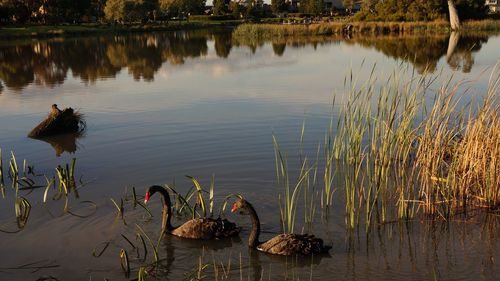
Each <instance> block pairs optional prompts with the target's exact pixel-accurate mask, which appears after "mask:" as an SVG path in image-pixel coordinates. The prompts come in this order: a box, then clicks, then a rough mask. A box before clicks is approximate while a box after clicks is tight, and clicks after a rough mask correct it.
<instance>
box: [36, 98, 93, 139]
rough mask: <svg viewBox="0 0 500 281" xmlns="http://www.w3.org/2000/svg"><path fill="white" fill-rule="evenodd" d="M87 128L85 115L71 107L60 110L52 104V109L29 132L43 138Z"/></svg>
mask: <svg viewBox="0 0 500 281" xmlns="http://www.w3.org/2000/svg"><path fill="white" fill-rule="evenodd" d="M84 130H85V121H84V120H83V115H82V114H80V113H79V112H76V111H74V110H73V109H72V108H71V107H69V108H66V109H64V110H62V111H61V110H59V109H58V108H57V105H56V104H54V105H52V111H51V112H50V113H49V115H48V116H47V117H46V118H45V119H44V120H43V121H42V122H41V123H40V124H38V125H37V126H36V127H35V128H33V130H31V132H30V133H29V134H28V137H30V138H42V137H49V136H55V135H60V134H68V133H81V132H83V131H84Z"/></svg>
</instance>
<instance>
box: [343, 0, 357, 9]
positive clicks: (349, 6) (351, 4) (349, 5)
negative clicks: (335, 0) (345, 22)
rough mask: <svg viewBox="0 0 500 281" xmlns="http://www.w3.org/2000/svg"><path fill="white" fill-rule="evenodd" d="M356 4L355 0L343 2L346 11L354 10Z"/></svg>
mask: <svg viewBox="0 0 500 281" xmlns="http://www.w3.org/2000/svg"><path fill="white" fill-rule="evenodd" d="M354 2H355V1H354V0H342V5H344V7H345V8H346V9H352V8H353V7H354Z"/></svg>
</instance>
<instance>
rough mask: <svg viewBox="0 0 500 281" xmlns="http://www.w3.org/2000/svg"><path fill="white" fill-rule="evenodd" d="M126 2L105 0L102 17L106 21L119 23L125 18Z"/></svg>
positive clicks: (122, 0)
mask: <svg viewBox="0 0 500 281" xmlns="http://www.w3.org/2000/svg"><path fill="white" fill-rule="evenodd" d="M126 2H127V1H126V0H107V1H106V5H105V6H104V16H105V17H106V19H107V20H108V21H121V20H124V19H125V16H126V11H125V8H126Z"/></svg>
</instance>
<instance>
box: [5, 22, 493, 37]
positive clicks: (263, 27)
mask: <svg viewBox="0 0 500 281" xmlns="http://www.w3.org/2000/svg"><path fill="white" fill-rule="evenodd" d="M236 26H240V27H244V28H243V29H244V33H245V35H247V36H251V37H275V36H278V37H282V36H295V35H300V36H328V35H334V34H352V33H356V34H358V35H364V34H366V35H386V34H408V33H410V34H413V33H424V34H425V33H431V34H435V33H440V34H443V33H451V32H452V31H451V29H450V26H449V22H447V21H444V20H442V21H431V22H368V21H349V20H343V21H318V22H305V23H304V21H302V20H297V19H284V21H283V23H282V22H278V21H276V19H268V20H263V21H261V22H248V21H244V20H225V21H199V20H190V21H170V22H166V23H164V22H162V23H126V24H100V23H93V24H91V23H89V24H87V23H85V24H61V25H38V24H37V25H19V26H15V25H13V26H3V27H0V38H1V39H23V38H34V39H36V38H53V37H74V36H84V35H113V34H127V33H146V32H156V31H189V30H197V29H203V28H214V27H236ZM462 26H463V28H462V30H461V31H463V32H482V31H496V32H498V31H500V20H498V19H484V20H474V21H465V22H464V23H463V25H462Z"/></svg>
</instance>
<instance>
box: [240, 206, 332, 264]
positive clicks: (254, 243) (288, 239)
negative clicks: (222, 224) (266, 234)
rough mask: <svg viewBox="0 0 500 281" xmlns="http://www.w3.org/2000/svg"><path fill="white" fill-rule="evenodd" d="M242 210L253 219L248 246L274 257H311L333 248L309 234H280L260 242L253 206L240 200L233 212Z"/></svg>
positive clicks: (258, 222) (256, 217)
mask: <svg viewBox="0 0 500 281" xmlns="http://www.w3.org/2000/svg"><path fill="white" fill-rule="evenodd" d="M239 209H241V210H242V212H241V214H245V215H250V217H251V218H252V231H251V232H250V237H249V238H248V246H249V247H251V248H256V249H257V250H259V251H262V252H266V253H269V254H273V255H282V256H291V255H310V254H321V253H327V252H328V250H329V249H330V248H331V247H330V246H324V245H323V240H321V239H320V238H316V237H314V235H309V234H280V235H278V236H275V237H274V238H271V239H270V240H268V241H266V242H259V235H260V221H259V217H258V216H257V213H256V212H255V209H254V208H253V206H252V205H251V204H250V203H248V202H247V201H246V200H244V199H239V200H238V201H236V202H235V203H234V205H233V208H232V209H231V212H233V213H234V212H236V211H237V210H239Z"/></svg>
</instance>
